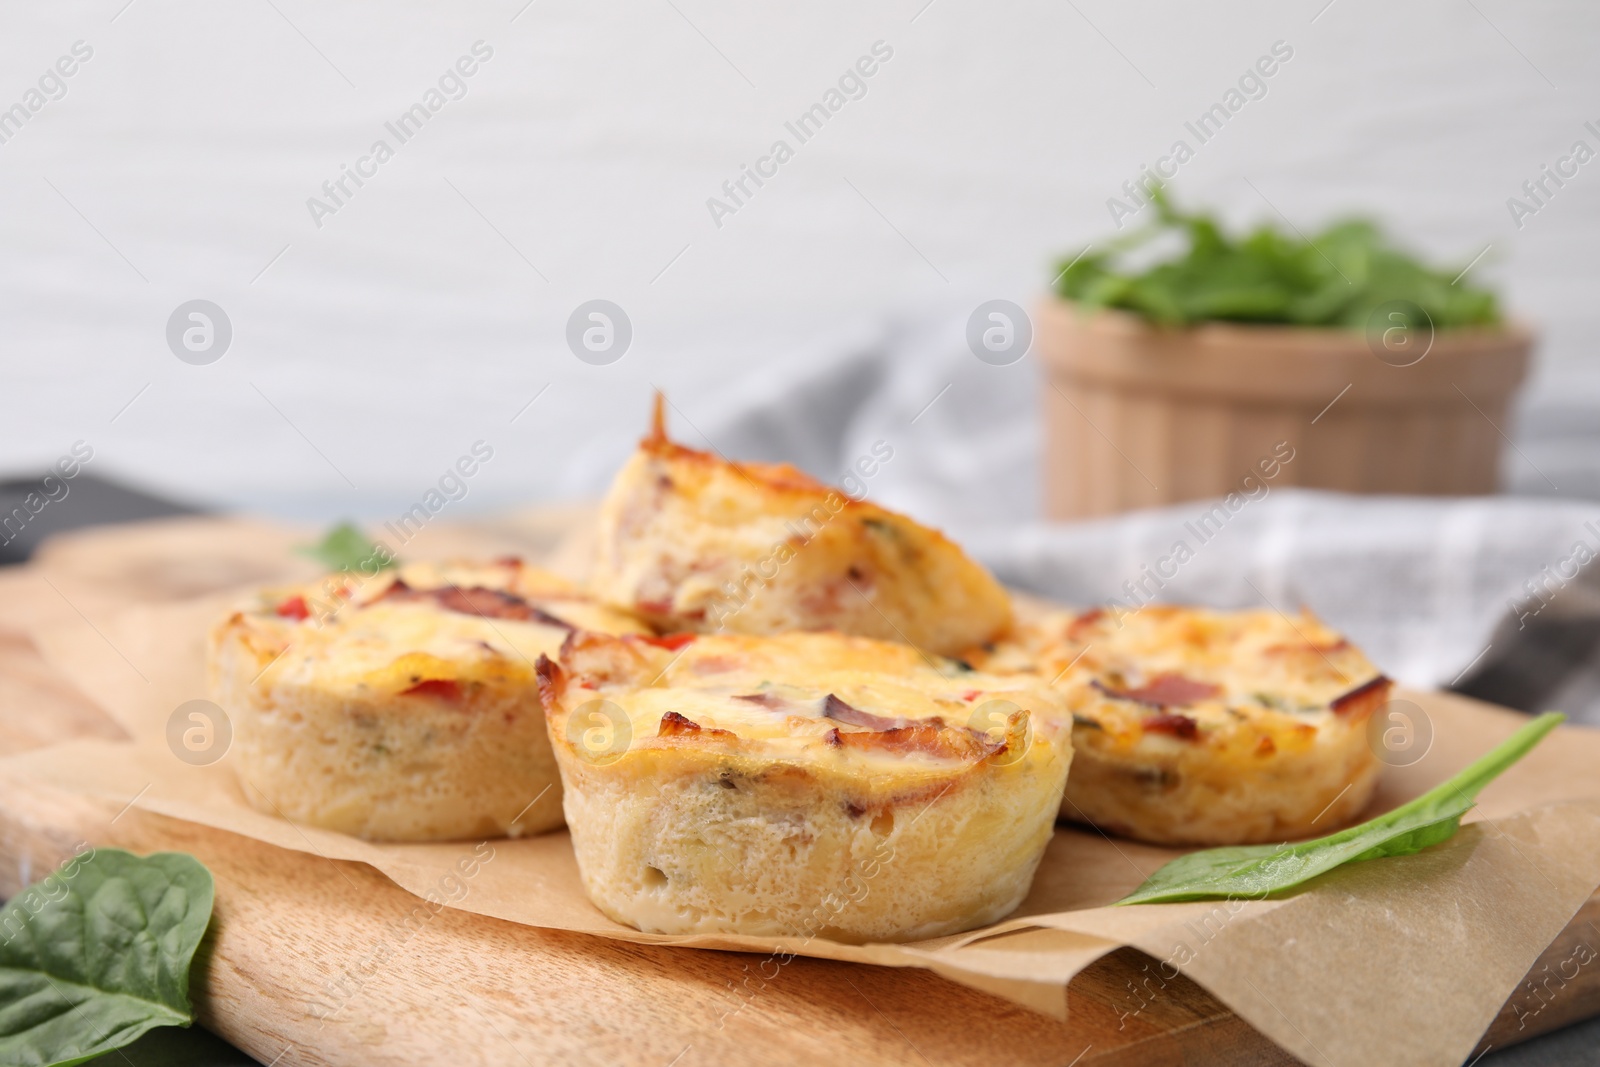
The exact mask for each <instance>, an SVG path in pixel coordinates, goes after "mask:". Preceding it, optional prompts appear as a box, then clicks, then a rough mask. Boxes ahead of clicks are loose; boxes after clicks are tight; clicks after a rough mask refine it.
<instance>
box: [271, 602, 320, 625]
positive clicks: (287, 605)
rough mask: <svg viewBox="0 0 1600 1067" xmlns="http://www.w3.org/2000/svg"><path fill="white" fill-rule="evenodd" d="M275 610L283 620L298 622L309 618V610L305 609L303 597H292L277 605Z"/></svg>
mask: <svg viewBox="0 0 1600 1067" xmlns="http://www.w3.org/2000/svg"><path fill="white" fill-rule="evenodd" d="M275 610H276V611H277V613H278V614H279V615H281V616H282V617H283V618H285V619H295V620H297V621H299V620H304V619H309V618H310V617H311V609H310V608H308V607H306V598H305V597H303V596H292V597H290V598H289V599H287V600H285V601H283V602H282V603H281V604H279V605H278V606H277V608H276V609H275Z"/></svg>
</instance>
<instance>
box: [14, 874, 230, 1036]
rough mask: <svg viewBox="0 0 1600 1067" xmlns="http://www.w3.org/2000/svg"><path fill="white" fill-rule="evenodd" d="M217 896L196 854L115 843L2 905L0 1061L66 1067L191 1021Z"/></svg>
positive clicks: (208, 875)
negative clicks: (196, 969) (201, 952)
mask: <svg viewBox="0 0 1600 1067" xmlns="http://www.w3.org/2000/svg"><path fill="white" fill-rule="evenodd" d="M212 896H213V886H212V881H211V872H209V871H207V870H206V869H205V867H204V866H202V865H201V863H200V861H199V860H197V859H195V858H194V857H193V856H186V855H184V854H182V853H179V852H158V853H156V854H155V855H153V856H147V857H144V858H140V857H138V856H135V855H133V854H132V853H131V852H123V851H122V850H120V849H111V848H102V849H95V850H94V851H92V852H90V853H89V854H88V855H86V856H82V857H79V858H77V859H73V860H71V861H69V862H68V863H67V864H65V865H64V866H63V867H62V869H61V870H59V871H56V872H54V873H52V874H51V875H50V876H49V877H47V878H45V879H44V880H43V881H41V882H38V883H36V884H35V885H33V886H31V887H29V888H28V889H26V890H24V891H22V892H21V893H18V894H17V895H16V897H15V898H13V899H12V900H11V901H10V902H9V903H7V904H6V906H5V907H4V908H3V909H0V1065H4V1067H12V1065H16V1067H24V1065H26V1067H42V1065H50V1067H68V1065H71V1064H77V1063H82V1062H83V1061H85V1060H88V1059H92V1058H93V1057H95V1056H98V1055H101V1054H103V1053H106V1052H110V1051H111V1050H113V1049H118V1048H121V1047H123V1046H124V1045H128V1044H131V1043H132V1042H133V1041H134V1040H135V1039H137V1038H138V1037H139V1036H140V1035H142V1034H144V1033H145V1032H146V1031H148V1030H151V1029H153V1028H155V1027H158V1026H188V1025H189V1024H190V1023H191V1022H193V1020H194V1016H193V1014H192V1013H191V1011H190V1008H189V965H190V963H191V961H192V960H193V959H194V953H195V949H196V948H198V947H199V945H200V938H201V937H202V936H204V934H205V932H206V924H207V923H208V922H210V920H211V903H212Z"/></svg>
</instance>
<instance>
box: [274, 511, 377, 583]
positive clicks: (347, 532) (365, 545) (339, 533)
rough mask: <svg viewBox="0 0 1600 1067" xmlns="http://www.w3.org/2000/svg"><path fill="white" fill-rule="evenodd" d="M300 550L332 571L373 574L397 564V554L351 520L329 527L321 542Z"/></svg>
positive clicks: (303, 554) (302, 553)
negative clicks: (395, 555) (390, 551)
mask: <svg viewBox="0 0 1600 1067" xmlns="http://www.w3.org/2000/svg"><path fill="white" fill-rule="evenodd" d="M296 551H298V552H299V553H300V554H301V555H302V556H310V557H311V558H312V559H314V560H317V561H318V562H320V563H322V564H323V565H325V566H326V567H327V568H328V569H329V570H330V571H360V572H361V573H362V574H365V575H367V576H369V577H370V576H372V575H374V574H377V573H378V572H379V571H381V570H383V569H384V568H386V567H393V566H394V565H395V559H394V556H392V555H390V553H389V551H388V550H387V549H385V548H384V547H383V546H382V545H379V544H375V543H374V542H372V541H369V540H368V539H367V535H366V534H364V533H362V532H361V530H360V528H359V527H357V526H355V525H354V524H353V523H348V522H342V523H340V524H339V525H338V526H335V527H334V528H333V529H331V530H329V531H328V533H327V536H325V537H323V539H322V540H321V541H320V542H318V543H317V544H314V545H306V546H304V547H302V548H299V549H297V550H296Z"/></svg>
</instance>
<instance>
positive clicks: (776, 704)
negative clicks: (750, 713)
mask: <svg viewBox="0 0 1600 1067" xmlns="http://www.w3.org/2000/svg"><path fill="white" fill-rule="evenodd" d="M733 699H735V700H742V701H744V702H745V703H746V704H760V705H761V706H762V707H764V708H766V709H767V710H768V711H777V710H778V709H779V708H781V707H783V706H785V705H786V704H788V703H789V702H788V701H787V700H784V699H783V698H782V697H780V696H778V695H777V694H776V693H735V694H734V697H733Z"/></svg>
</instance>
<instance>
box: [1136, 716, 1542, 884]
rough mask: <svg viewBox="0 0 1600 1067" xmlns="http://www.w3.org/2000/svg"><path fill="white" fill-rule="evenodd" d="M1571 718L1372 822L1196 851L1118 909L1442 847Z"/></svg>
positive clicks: (1532, 728) (1505, 745)
mask: <svg viewBox="0 0 1600 1067" xmlns="http://www.w3.org/2000/svg"><path fill="white" fill-rule="evenodd" d="M1566 718H1567V717H1566V716H1565V715H1562V714H1561V713H1559V712H1555V711H1547V712H1545V713H1544V714H1543V715H1540V716H1538V717H1537V718H1535V719H1533V720H1532V721H1531V722H1528V723H1526V724H1524V725H1523V726H1521V727H1519V728H1518V729H1517V732H1516V733H1514V734H1512V735H1511V736H1510V737H1508V738H1506V740H1505V741H1504V742H1502V743H1501V744H1500V745H1498V746H1496V747H1495V748H1494V749H1493V750H1492V751H1491V752H1489V753H1488V754H1487V755H1485V756H1483V757H1482V758H1480V759H1479V760H1478V761H1477V762H1475V763H1473V764H1471V765H1470V766H1468V767H1466V768H1465V769H1464V770H1462V771H1461V773H1460V774H1457V775H1456V776H1455V777H1454V778H1451V779H1449V780H1448V781H1445V782H1441V783H1440V784H1439V785H1437V786H1435V787H1434V788H1432V789H1430V790H1428V792H1426V793H1424V794H1422V795H1421V796H1420V797H1417V798H1416V799H1415V800H1412V801H1410V802H1409V803H1406V804H1402V805H1400V807H1398V808H1395V809H1394V810H1393V811H1388V812H1385V813H1384V814H1382V815H1379V816H1378V817H1377V818H1375V819H1368V820H1367V821H1366V822H1364V823H1361V824H1359V825H1357V826H1352V827H1350V828H1348V829H1345V830H1341V831H1339V832H1338V833H1336V834H1329V835H1328V836H1327V837H1319V838H1316V839H1315V840H1312V841H1300V842H1297V843H1295V844H1290V845H1239V846H1235V847H1231V848H1212V849H1207V850H1205V851H1204V852H1191V853H1190V854H1189V855H1187V856H1182V857H1179V858H1178V859H1175V860H1173V861H1172V862H1171V863H1169V864H1167V865H1166V866H1164V867H1162V868H1161V869H1160V870H1158V871H1156V873H1155V874H1152V875H1151V876H1150V877H1149V878H1147V879H1145V881H1144V884H1143V885H1141V886H1140V887H1139V888H1138V889H1135V890H1134V891H1133V892H1132V893H1130V894H1128V895H1127V896H1126V897H1123V898H1122V899H1121V900H1119V901H1117V903H1118V904H1119V905H1120V904H1160V903H1169V902H1172V901H1179V900H1217V899H1223V898H1226V899H1241V898H1249V899H1257V900H1259V899H1263V898H1265V897H1267V896H1270V895H1271V894H1273V893H1279V892H1282V891H1283V890H1285V889H1292V888H1294V887H1295V886H1297V885H1300V884H1301V883H1302V882H1306V881H1308V880H1310V879H1312V878H1315V877H1316V876H1317V875H1319V874H1325V873H1326V872H1328V871H1331V870H1333V869H1334V868H1335V867H1339V866H1341V865H1343V864H1346V863H1356V862H1359V861H1361V860H1371V859H1379V858H1380V857H1383V856H1407V855H1410V854H1411V853H1413V852H1420V851H1422V850H1423V849H1425V848H1427V847H1428V846H1429V845H1437V844H1438V843H1439V842H1441V841H1445V840H1448V839H1449V838H1450V837H1451V835H1453V834H1454V833H1455V832H1456V830H1457V829H1458V828H1459V827H1460V825H1461V816H1463V815H1465V814H1466V813H1467V811H1468V810H1470V809H1471V807H1472V805H1473V802H1474V800H1475V799H1476V798H1477V796H1478V792H1479V791H1480V790H1481V789H1483V787H1484V786H1486V785H1488V784H1489V783H1490V782H1491V781H1493V780H1494V779H1495V778H1496V777H1498V776H1499V775H1500V773H1501V772H1502V771H1504V770H1505V769H1506V768H1507V767H1509V766H1511V765H1512V764H1513V763H1515V762H1517V760H1519V759H1521V758H1522V757H1523V756H1524V755H1526V754H1527V753H1528V751H1529V750H1530V749H1531V748H1533V746H1534V745H1537V744H1538V743H1539V742H1540V741H1541V740H1542V739H1543V738H1544V736H1545V735H1546V734H1548V733H1549V732H1550V731H1551V730H1554V729H1555V728H1556V727H1557V726H1558V725H1560V724H1561V723H1563V722H1565V721H1566Z"/></svg>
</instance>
